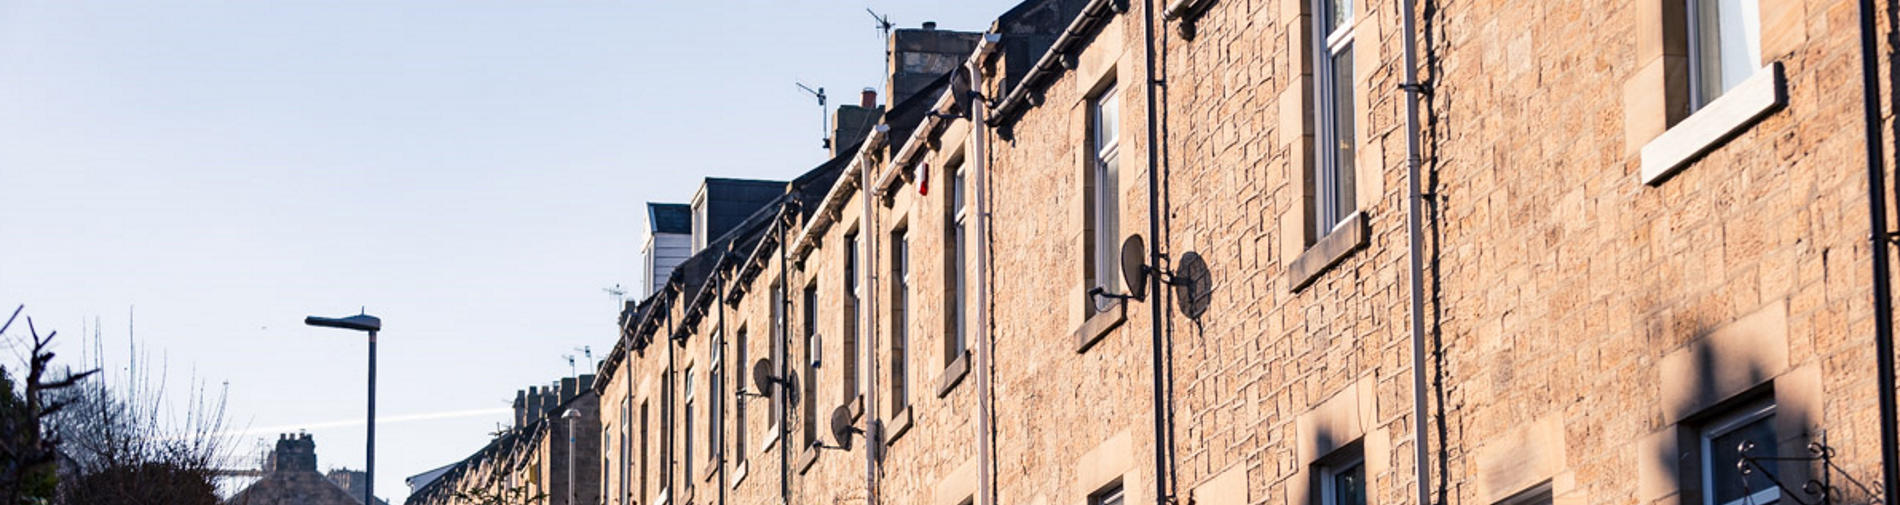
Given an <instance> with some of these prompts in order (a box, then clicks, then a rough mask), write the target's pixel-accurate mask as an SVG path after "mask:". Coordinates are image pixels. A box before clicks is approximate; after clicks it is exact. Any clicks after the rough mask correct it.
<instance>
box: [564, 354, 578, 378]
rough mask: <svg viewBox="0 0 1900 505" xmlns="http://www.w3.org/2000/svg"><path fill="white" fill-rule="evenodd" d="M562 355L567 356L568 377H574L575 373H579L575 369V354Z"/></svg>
mask: <svg viewBox="0 0 1900 505" xmlns="http://www.w3.org/2000/svg"><path fill="white" fill-rule="evenodd" d="M561 357H563V358H567V376H568V377H573V376H575V374H577V373H579V372H577V371H576V370H575V369H574V355H572V354H562V355H561Z"/></svg>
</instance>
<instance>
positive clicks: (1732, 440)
mask: <svg viewBox="0 0 1900 505" xmlns="http://www.w3.org/2000/svg"><path fill="white" fill-rule="evenodd" d="M1774 422H1775V416H1773V415H1768V416H1763V417H1761V418H1760V419H1756V420H1753V421H1750V422H1749V423H1748V424H1744V425H1741V426H1738V427H1735V428H1734V429H1733V430H1731V431H1728V432H1726V433H1722V434H1720V435H1715V436H1712V437H1709V438H1708V439H1707V440H1708V442H1707V443H1708V444H1709V447H1708V455H1709V460H1708V461H1707V463H1708V466H1707V468H1706V469H1704V470H1703V471H1705V472H1709V477H1710V478H1709V483H1710V485H1711V486H1713V487H1714V494H1715V503H1718V504H1722V503H1729V502H1732V501H1735V500H1740V499H1742V497H1745V496H1748V495H1749V494H1752V493H1758V492H1761V491H1763V490H1767V489H1771V488H1773V487H1774V485H1775V484H1774V482H1772V481H1770V480H1768V476H1766V475H1763V474H1762V471H1761V469H1759V468H1756V469H1753V471H1752V472H1751V473H1750V474H1749V475H1748V478H1747V479H1746V480H1744V479H1743V478H1742V473H1741V470H1740V469H1739V467H1738V466H1737V464H1738V463H1741V461H1742V457H1741V449H1740V447H1741V444H1742V442H1743V441H1748V442H1754V445H1755V447H1754V448H1753V449H1750V450H1749V451H1748V455H1749V456H1752V457H1755V458H1772V457H1775V453H1776V451H1775V425H1774ZM1763 463H1764V465H1763V466H1765V467H1769V468H1773V466H1772V463H1768V462H1763ZM1744 484H1746V486H1747V487H1746V488H1744V487H1743V486H1744ZM1751 505H1763V504H1760V503H1755V504H1751Z"/></svg>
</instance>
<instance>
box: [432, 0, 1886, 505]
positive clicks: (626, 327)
mask: <svg viewBox="0 0 1900 505" xmlns="http://www.w3.org/2000/svg"><path fill="white" fill-rule="evenodd" d="M1893 3H1894V2H1892V1H1890V0H1889V1H1883V2H1854V1H1848V0H1592V1H1583V0H1554V1H1536V2H1524V1H1502V0H1422V1H1414V0H1396V1H1387V2H1379V1H1366V0H1148V1H1133V0H1025V1H1024V2H1023V3H1022V4H1020V5H1018V6H1017V7H1015V8H1013V9H1011V10H1009V11H1007V12H1003V13H1001V14H1000V15H999V16H998V17H997V18H996V19H995V21H994V22H993V23H992V24H991V25H990V26H988V27H987V28H983V29H978V30H972V31H956V30H952V29H949V28H944V29H938V28H937V27H935V26H934V25H930V24H926V25H924V26H921V27H916V28H908V29H899V30H896V31H895V32H894V33H892V34H891V36H890V37H889V39H888V40H889V41H888V45H889V47H888V50H889V51H888V55H889V61H888V70H889V76H888V77H889V79H888V83H889V84H888V85H887V86H886V87H885V88H884V89H879V90H867V92H866V94H865V96H864V97H863V100H862V101H861V102H860V103H858V104H854V105H848V106H845V107H842V108H840V109H839V110H837V111H836V115H835V117H836V118H837V121H836V123H837V125H838V127H837V128H836V131H835V132H833V143H832V146H833V151H832V153H831V154H832V156H831V158H830V159H829V160H828V161H826V162H824V163H822V164H820V165H818V166H816V167H786V172H785V173H786V180H782V181H756V180H736V179H716V178H709V179H706V180H705V182H704V184H703V185H702V186H701V187H700V188H699V190H698V192H697V193H696V196H695V197H694V199H693V200H692V201H691V202H688V203H684V204H660V203H654V204H649V205H648V206H647V207H646V210H647V218H646V221H647V223H648V227H649V230H648V231H649V232H650V236H649V237H648V239H647V246H646V251H645V255H646V258H645V260H644V261H645V262H646V264H647V269H648V270H647V272H646V274H647V276H648V283H649V285H648V286H647V290H646V291H644V292H642V293H640V294H642V295H645V296H643V297H641V299H640V300H638V301H636V302H629V303H628V304H627V307H626V309H625V311H624V312H623V313H622V314H621V315H620V321H621V328H622V332H621V334H620V335H619V338H618V341H617V343H616V344H615V345H614V347H613V351H612V353H611V355H610V356H609V357H608V358H607V359H605V360H604V361H603V362H602V363H601V365H600V367H599V369H598V370H597V371H596V374H595V376H594V378H593V380H592V382H591V388H590V389H589V390H588V391H587V392H586V394H588V395H593V398H592V399H588V400H585V401H583V402H581V403H588V402H597V404H598V407H597V409H596V410H592V411H590V412H589V414H588V416H584V419H586V421H587V423H588V424H586V429H587V430H590V432H591V433H592V435H590V437H589V438H588V441H587V443H585V447H582V448H579V449H577V450H575V451H573V452H572V453H571V454H570V453H567V452H558V451H560V449H558V448H557V449H556V451H557V452H550V453H545V454H543V453H535V452H534V451H531V450H523V451H519V452H521V454H543V456H540V457H541V458H542V459H545V460H546V461H548V464H546V465H539V464H536V465H535V466H533V468H534V469H536V471H541V472H545V473H546V476H544V477H523V478H520V479H516V478H513V477H510V478H507V479H503V478H500V477H493V476H491V477H486V478H477V477H474V475H476V473H472V472H462V473H454V472H450V474H452V475H463V477H458V478H438V479H435V480H434V481H432V482H429V483H428V484H426V485H423V486H422V487H420V488H419V489H418V492H417V493H416V494H415V495H414V496H412V497H411V498H410V502H411V503H418V504H422V503H428V504H435V503H459V502H458V501H457V500H458V499H457V498H456V494H457V491H458V490H460V491H466V490H470V489H487V488H495V487H496V486H503V487H506V486H515V485H520V484H521V483H522V482H533V483H536V485H541V484H542V483H545V482H557V481H562V479H563V478H564V476H565V475H566V474H565V473H562V472H566V471H574V472H576V473H578V474H579V475H581V477H580V478H579V480H576V481H574V482H575V484H574V485H573V486H572V487H571V488H570V487H566V486H565V485H564V484H558V485H550V486H551V487H548V488H547V490H546V491H545V492H541V493H538V494H541V495H545V497H546V502H545V503H550V504H555V505H570V504H574V505H578V504H582V503H585V504H603V505H672V504H695V505H698V504H727V503H736V504H760V503H800V504H818V503H824V504H834V503H892V504H924V505H993V504H1003V503H1008V504H1031V505H1110V504H1124V503H1156V504H1164V505H1165V504H1195V505H1225V504H1285V505H1402V504H1408V503H1412V504H1421V505H1422V504H1436V505H1452V504H1456V505H1494V504H1503V505H1542V504H1563V505H1585V504H1640V505H1650V504H1657V505H1767V504H1770V503H1778V502H1785V503H1801V504H1816V503H1822V502H1826V503H1869V502H1872V501H1879V500H1880V499H1879V496H1881V495H1882V493H1881V491H1880V490H1881V489H1882V488H1883V486H1885V485H1886V484H1885V483H1888V482H1889V481H1890V479H1883V478H1882V475H1883V472H1891V470H1887V468H1890V467H1889V466H1887V465H1890V464H1891V463H1890V461H1889V459H1890V458H1891V457H1892V456H1893V453H1892V448H1891V447H1890V446H1889V445H1888V444H1890V443H1891V439H1890V438H1889V437H1890V433H1891V432H1890V430H1891V428H1892V426H1893V425H1894V419H1893V418H1892V414H1891V412H1889V411H1887V410H1886V409H1884V408H1883V405H1882V404H1883V400H1884V399H1891V396H1892V395H1893V393H1894V391H1893V390H1892V389H1891V382H1887V386H1886V388H1885V389H1883V388H1882V385H1881V384H1882V383H1883V381H1887V380H1888V379H1889V378H1890V375H1886V373H1887V372H1888V371H1889V370H1891V367H1892V356H1891V352H1889V353H1888V354H1887V355H1885V356H1883V355H1882V353H1881V352H1880V350H1881V349H1882V348H1881V347H1880V344H1882V343H1883V339H1885V338H1889V337H1887V335H1890V333H1891V325H1890V324H1889V323H1890V322H1891V321H1892V319H1893V318H1892V310H1891V308H1890V303H1889V301H1888V296H1887V294H1886V291H1887V290H1888V287H1889V286H1888V283H1887V280H1886V279H1884V278H1883V277H1884V276H1887V275H1889V274H1888V273H1887V272H1886V270H1885V269H1886V268H1887V267H1886V265H1885V263H1886V261H1887V257H1888V255H1889V253H1888V249H1889V247H1890V246H1889V242H1890V240H1889V239H1890V237H1891V235H1890V233H1889V232H1888V230H1887V227H1888V226H1889V225H1888V224H1886V221H1887V219H1888V217H1887V215H1886V214H1887V213H1888V212H1889V211H1890V210H1889V209H1887V208H1886V205H1885V203H1884V200H1885V198H1886V193H1889V192H1892V191H1893V188H1892V187H1891V186H1888V185H1887V184H1888V182H1886V181H1890V180H1891V179H1892V174H1891V173H1888V172H1887V171H1886V168H1885V166H1884V165H1883V162H1884V161H1886V160H1885V158H1887V157H1888V156H1889V155H1890V154H1891V152H1890V151H1887V150H1885V149H1882V148H1887V147H1890V146H1891V144H1890V143H1888V142H1884V141H1882V140H1880V139H1881V138H1883V137H1885V136H1889V135H1892V134H1893V131H1892V130H1893V129H1894V128H1895V127H1894V126H1893V123H1892V119H1893V118H1892V111H1893V110H1894V107H1892V104H1893V103H1894V101H1893V100H1894V99H1893V97H1892V95H1891V94H1882V93H1881V92H1880V91H1879V89H1880V88H1882V87H1884V88H1887V89H1891V88H1892V87H1893V86H1892V84H1893V83H1894V80H1895V79H1896V77H1895V75H1900V74H1895V73H1894V72H1893V71H1892V68H1893V67H1892V63H1893V61H1894V57H1893V56H1894V54H1895V50H1894V45H1893V44H1894V42H1892V41H1893V40H1894V39H1893V38H1892V37H1893V29H1892V28H1893V25H1894V24H1895V23H1896V21H1895V15H1896V12H1894V10H1893V7H1894V6H1893ZM1866 5H1872V7H1873V10H1872V11H1868V12H1862V11H1861V9H1863V8H1866ZM946 8H949V7H946ZM1863 21H1866V23H1863ZM1869 30H1871V31H1873V32H1877V33H1870V32H1869ZM1866 51H1873V52H1874V53H1873V54H1871V55H1870V54H1867V53H1865V52H1866ZM1867 58H1871V60H1869V59H1867ZM1864 61H1872V62H1874V63H1875V64H1876V68H1874V69H1873V70H1874V71H1873V73H1872V74H1868V73H1867V72H1868V70H1869V69H1866V68H1864V67H1863V62H1864ZM1869 77H1870V78H1869ZM1870 85H1871V86H1872V87H1871V88H1870ZM1870 93H1871V94H1872V95H1873V96H1872V98H1873V99H1872V100H1866V99H1864V98H1865V97H1867V96H1868V95H1869V94H1870ZM880 97H881V98H882V99H883V101H882V102H880V101H879V98H880ZM1870 111H1871V112H1870ZM1869 146H1875V147H1876V148H1875V149H1869ZM1870 152H1872V153H1877V154H1875V155H1872V156H1870V154H1869V153H1870ZM1889 351H1890V349H1889ZM1883 394H1884V396H1883ZM562 401H566V400H562ZM589 404H590V405H591V403H589ZM531 410H532V409H531ZM538 412H539V415H540V417H539V418H536V419H539V421H537V420H536V419H528V418H529V417H535V416H525V417H524V416H517V417H518V418H520V419H518V420H517V421H518V422H519V423H521V424H523V425H534V423H536V422H541V423H555V422H559V421H556V419H557V417H558V416H559V415H560V414H561V412H564V410H562V409H551V410H550V409H542V410H541V411H538ZM596 416H597V417H596ZM547 440H553V439H547ZM548 443H553V442H548ZM1883 447H1886V449H1883ZM1883 454H1885V455H1886V457H1883ZM480 456H481V454H478V455H477V456H475V457H471V460H470V461H476V460H481V459H482V457H480ZM570 456H571V457H570ZM510 457H513V456H510ZM491 459H492V458H491ZM529 459H533V458H531V457H527V456H522V457H521V459H520V461H523V462H526V461H528V460H529ZM535 461H540V460H539V459H537V460H535ZM563 461H572V463H571V467H570V466H569V465H570V463H565V462H563ZM511 464H517V466H520V465H525V464H526V463H511ZM459 465H463V466H468V465H470V463H469V462H463V463H459ZM490 473H496V472H490ZM1889 475H1891V474H1889ZM1809 480H1815V481H1819V482H1824V483H1825V485H1826V486H1829V487H1828V489H1829V490H1830V491H1829V492H1827V493H1824V494H1825V496H1823V494H1817V489H1818V488H1816V487H1814V486H1804V485H1803V484H1804V483H1806V482H1808V481H1809ZM537 489H539V488H537Z"/></svg>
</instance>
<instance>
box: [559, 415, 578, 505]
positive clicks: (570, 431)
mask: <svg viewBox="0 0 1900 505" xmlns="http://www.w3.org/2000/svg"><path fill="white" fill-rule="evenodd" d="M561 418H562V419H566V420H567V505H575V504H576V503H578V502H576V501H575V499H576V498H575V496H576V492H577V491H576V490H577V489H578V488H575V487H574V422H575V421H579V420H580V418H581V411H580V409H567V413H566V414H562V415H561Z"/></svg>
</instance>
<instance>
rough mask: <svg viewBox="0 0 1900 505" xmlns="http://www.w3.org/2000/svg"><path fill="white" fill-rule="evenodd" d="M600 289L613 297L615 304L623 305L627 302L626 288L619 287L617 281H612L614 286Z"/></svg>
mask: <svg viewBox="0 0 1900 505" xmlns="http://www.w3.org/2000/svg"><path fill="white" fill-rule="evenodd" d="M600 290H601V291H606V292H607V295H608V296H612V297H614V304H615V306H619V305H625V304H626V303H627V290H626V288H622V287H620V284H619V283H614V287H611V288H600Z"/></svg>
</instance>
